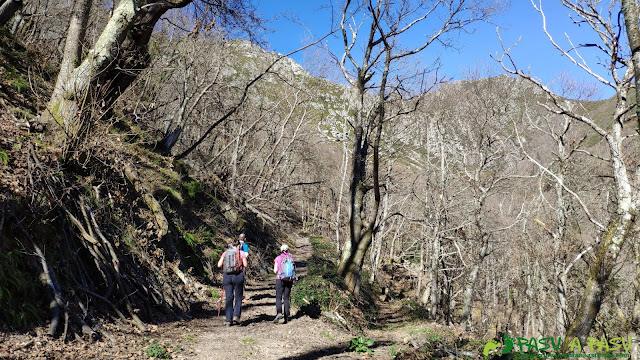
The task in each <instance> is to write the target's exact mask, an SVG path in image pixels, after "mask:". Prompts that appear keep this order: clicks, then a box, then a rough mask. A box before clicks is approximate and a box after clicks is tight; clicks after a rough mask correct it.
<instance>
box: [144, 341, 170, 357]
mask: <svg viewBox="0 0 640 360" xmlns="http://www.w3.org/2000/svg"><path fill="white" fill-rule="evenodd" d="M145 352H146V354H147V356H148V357H150V358H156V359H171V356H170V355H169V354H168V353H167V349H165V348H164V346H162V345H161V344H160V343H158V342H157V341H154V342H152V343H151V345H149V346H148V347H147V349H146V350H145Z"/></svg>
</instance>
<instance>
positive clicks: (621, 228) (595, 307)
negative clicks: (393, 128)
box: [498, 0, 640, 351]
mask: <svg viewBox="0 0 640 360" xmlns="http://www.w3.org/2000/svg"><path fill="white" fill-rule="evenodd" d="M599 3H600V1H596V0H585V1H569V0H563V1H562V4H563V5H564V6H565V7H566V8H567V9H568V10H570V11H571V13H572V14H573V15H575V16H577V17H578V18H579V19H581V21H580V22H578V23H580V24H585V25H587V26H588V27H589V28H590V29H591V30H593V31H594V41H593V42H592V43H589V44H577V45H575V44H572V43H571V45H570V48H569V49H565V48H563V47H562V46H561V45H560V44H559V43H557V42H556V41H555V39H554V37H553V36H552V34H551V33H550V32H549V31H548V30H547V27H546V20H545V16H544V15H545V14H544V12H543V10H542V7H541V5H540V4H536V3H533V4H534V6H535V7H536V9H537V10H538V11H539V12H540V14H541V15H542V20H543V31H544V32H545V34H546V35H547V36H548V38H549V40H550V42H551V43H552V44H553V46H554V47H555V48H556V49H557V50H558V51H559V52H560V53H561V54H562V55H564V56H565V57H566V58H567V59H569V61H571V62H572V63H573V64H574V65H576V66H577V67H579V68H581V69H582V70H584V71H586V72H587V73H588V74H590V75H591V76H593V77H594V78H595V79H596V80H598V81H600V82H601V83H602V84H604V85H605V86H608V87H610V88H612V89H613V90H614V91H615V92H616V103H615V110H614V113H613V114H612V117H611V118H610V125H609V126H608V127H603V126H600V125H598V123H596V121H594V119H592V118H590V117H589V116H588V115H585V114H586V111H579V109H574V108H572V106H571V105H570V103H569V102H568V101H566V100H565V99H563V98H561V97H560V96H558V95H556V94H554V93H553V92H552V91H551V90H550V89H549V88H548V87H547V86H545V85H544V84H543V83H541V81H540V80H538V79H536V78H534V77H532V76H531V75H529V74H527V73H526V72H524V71H522V70H521V69H520V68H518V66H517V65H516V62H515V61H514V60H513V58H512V57H511V56H510V48H506V47H504V56H503V57H502V58H500V59H498V60H499V61H500V62H501V63H502V65H503V68H504V69H505V71H507V72H509V73H512V74H516V75H518V76H520V77H522V78H524V79H527V80H529V81H530V82H531V83H533V84H535V85H536V86H537V87H538V88H539V89H541V90H542V91H543V92H544V93H545V94H546V95H547V97H548V99H549V100H550V101H551V105H546V106H545V107H546V108H547V110H548V111H549V112H551V113H553V114H562V115H565V116H568V117H569V118H570V119H571V121H575V122H578V123H581V124H584V125H586V126H587V127H588V128H590V129H591V131H593V132H594V133H595V134H598V135H599V136H600V137H601V138H602V139H603V140H604V142H605V143H606V144H607V147H608V151H609V158H608V165H609V168H610V174H611V176H612V178H613V183H614V184H613V186H614V189H615V194H616V196H615V198H614V199H613V201H614V203H615V210H614V211H613V212H610V213H609V214H608V215H609V220H608V223H607V224H606V225H603V224H602V223H601V221H600V220H598V219H597V218H596V217H594V216H593V215H592V214H591V213H590V212H589V211H588V210H587V208H586V207H584V206H583V210H584V211H585V214H586V215H587V216H588V218H589V220H590V221H591V222H592V223H593V224H594V225H595V226H596V227H597V228H599V230H600V231H601V232H602V240H600V241H598V242H594V246H595V247H597V252H596V259H595V261H593V262H592V263H591V265H590V271H589V278H588V280H587V283H586V287H585V289H584V293H583V295H582V298H581V300H580V305H579V307H578V309H577V311H576V314H575V316H574V318H573V320H572V321H571V325H570V327H569V330H568V332H567V335H566V337H565V342H564V343H563V345H562V349H563V350H564V351H566V350H567V348H568V345H569V340H568V339H573V337H577V338H579V339H580V341H581V342H584V341H586V339H587V336H588V335H589V332H590V331H591V328H592V326H593V323H594V321H595V318H596V316H597V315H598V313H599V311H600V308H601V306H602V301H603V299H604V298H605V293H604V289H605V286H606V285H607V283H608V281H609V279H610V277H611V274H612V270H613V267H614V266H615V265H616V262H617V260H618V256H619V254H620V250H621V249H622V247H623V245H624V243H625V241H626V240H627V239H628V238H629V236H630V234H631V229H632V224H633V222H634V218H635V215H636V213H637V209H638V204H639V202H640V192H639V191H638V189H639V185H640V182H639V181H640V179H639V178H638V174H640V172H638V171H637V169H633V168H634V167H635V166H636V165H637V164H634V163H632V162H631V161H630V157H629V156H628V152H629V151H630V148H634V147H635V148H637V144H636V143H637V137H629V136H627V134H626V133H625V131H624V128H623V126H624V125H627V124H629V120H631V119H632V118H633V117H632V116H630V111H631V110H633V107H634V106H635V105H634V103H633V102H629V100H628V95H629V94H628V93H629V90H630V87H631V85H632V84H633V83H632V81H631V80H632V79H633V78H634V76H635V71H637V68H636V67H635V66H634V62H633V58H634V56H635V55H634V54H635V53H636V52H637V50H638V49H637V47H636V48H630V47H629V46H630V45H632V44H633V42H634V41H636V40H634V39H631V40H630V42H631V44H628V43H625V42H624V41H622V39H621V37H620V36H621V34H622V33H623V32H624V30H625V28H624V27H625V26H626V28H627V29H630V30H627V33H628V34H629V36H634V35H633V34H637V29H634V27H636V28H637V26H638V23H637V20H638V18H637V14H638V13H637V3H636V2H631V1H628V2H625V1H621V2H620V3H619V2H618V1H615V0H612V1H610V7H609V8H608V11H605V10H603V11H598V9H600V8H601V7H600V5H599ZM633 14H635V15H633ZM623 17H624V18H625V20H626V21H625V23H624V24H622V23H621V21H620V19H622V18H623ZM629 20H631V21H629ZM587 47H589V48H595V49H597V50H599V51H601V52H602V56H603V57H604V58H606V59H607V60H606V61H601V62H600V64H602V66H603V67H604V69H603V70H604V74H601V73H599V72H598V71H596V69H594V68H592V67H590V65H589V63H588V62H587V61H586V59H585V58H583V57H582V56H581V52H580V51H581V50H582V49H584V48H587ZM630 54H631V56H630ZM621 69H622V71H621ZM621 74H622V76H620V75H621ZM636 81H638V79H637V77H636ZM628 143H634V145H633V146H631V147H630V145H628ZM555 179H556V181H559V183H560V184H561V185H562V182H561V180H559V179H558V178H557V176H556V177H555ZM566 189H567V188H566V187H565V190H566ZM572 195H574V194H572ZM578 200H579V199H578ZM605 206H606V204H605Z"/></svg>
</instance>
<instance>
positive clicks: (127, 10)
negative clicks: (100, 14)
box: [47, 0, 139, 150]
mask: <svg viewBox="0 0 640 360" xmlns="http://www.w3.org/2000/svg"><path fill="white" fill-rule="evenodd" d="M138 11H139V1H138V0H123V1H120V3H119V4H118V7H117V8H116V10H115V11H114V14H113V16H112V17H111V19H109V22H108V23H107V25H106V27H105V28H104V30H103V31H102V34H100V37H99V38H98V40H97V41H96V43H95V45H94V47H93V49H91V51H89V53H88V55H87V57H86V58H85V59H84V61H82V63H81V64H80V65H79V66H78V67H76V68H75V69H74V70H73V71H72V72H71V73H69V75H68V78H67V79H61V82H62V84H61V87H62V95H61V96H60V98H59V99H57V100H55V101H52V102H50V103H49V105H48V107H47V110H48V114H49V115H50V117H51V118H52V119H53V120H54V121H55V122H56V123H57V124H58V125H59V126H60V128H61V129H62V132H60V134H61V135H62V138H60V139H57V141H58V142H59V143H60V144H59V145H61V146H62V147H63V148H66V149H67V150H68V149H69V148H73V146H74V144H76V143H77V141H78V140H79V137H80V135H81V132H82V131H83V130H84V128H85V127H86V126H87V125H88V124H86V119H85V117H84V116H78V114H82V112H83V110H84V109H82V106H83V104H84V101H85V100H86V99H87V97H88V96H89V95H90V94H89V92H90V85H91V81H92V80H94V79H95V77H96V76H97V75H98V74H99V73H100V72H101V71H104V70H105V69H106V68H107V67H108V66H109V65H110V64H112V63H113V62H114V60H115V59H116V57H117V55H118V49H119V48H120V47H121V44H122V42H123V41H124V39H125V37H126V36H127V33H128V32H129V29H131V27H132V26H133V23H134V20H135V18H136V15H137V14H138ZM52 100H53V99H52Z"/></svg>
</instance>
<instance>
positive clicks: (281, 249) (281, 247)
mask: <svg viewBox="0 0 640 360" xmlns="http://www.w3.org/2000/svg"><path fill="white" fill-rule="evenodd" d="M288 250H289V245H287V244H282V246H280V251H283V252H284V251H288Z"/></svg>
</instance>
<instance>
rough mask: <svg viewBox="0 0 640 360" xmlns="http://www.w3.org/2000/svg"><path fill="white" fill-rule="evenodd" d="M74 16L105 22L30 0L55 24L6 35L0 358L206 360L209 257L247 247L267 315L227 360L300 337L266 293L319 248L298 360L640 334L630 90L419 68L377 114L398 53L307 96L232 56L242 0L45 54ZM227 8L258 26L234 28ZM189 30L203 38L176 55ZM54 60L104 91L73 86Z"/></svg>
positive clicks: (254, 53)
mask: <svg viewBox="0 0 640 360" xmlns="http://www.w3.org/2000/svg"><path fill="white" fill-rule="evenodd" d="M71 3H73V4H74V6H81V5H83V4H84V5H90V4H92V2H91V1H79V0H77V1H69V2H68V4H67V3H65V4H57V3H54V2H47V3H46V4H35V3H34V4H30V5H29V6H32V7H33V8H29V7H27V8H26V9H31V10H33V12H34V13H37V11H35V10H38V9H39V10H43V12H44V10H46V12H47V13H50V14H55V15H54V16H51V17H42V18H40V17H28V18H24V19H23V18H20V17H18V18H16V19H17V20H18V21H17V22H15V25H16V26H12V32H9V31H7V30H6V29H4V28H3V29H2V30H1V32H0V50H1V51H0V65H1V66H0V106H1V107H2V112H1V113H0V301H1V304H0V330H1V331H2V339H1V340H2V346H4V347H2V348H0V356H5V355H6V356H7V357H14V358H21V357H29V356H31V355H40V356H44V357H53V358H62V357H64V356H74V355H78V354H80V355H83V356H86V357H91V356H96V357H100V356H105V357H118V356H124V357H130V356H137V357H140V356H148V357H156V358H163V357H164V358H166V357H176V358H180V357H191V356H202V357H206V356H207V354H203V353H199V352H198V351H200V350H199V349H201V348H202V347H203V346H205V345H203V342H204V343H206V341H205V340H203V339H207V338H216V337H219V336H221V333H219V332H220V328H221V324H220V322H219V321H218V319H217V318H215V316H214V314H215V312H216V310H217V304H218V303H217V301H218V300H219V297H220V292H219V290H218V288H219V285H220V280H221V279H220V273H219V271H217V269H216V268H215V263H216V261H217V258H218V257H219V255H220V254H221V252H222V251H223V250H224V248H225V247H226V245H227V242H228V241H229V240H230V239H233V238H235V236H237V234H239V233H240V232H245V233H246V234H247V236H248V238H249V239H250V245H251V246H252V265H251V267H250V270H249V278H250V279H251V281H250V284H249V285H250V288H249V291H250V293H251V297H252V301H254V302H253V303H249V305H247V313H246V315H247V318H246V319H245V323H244V326H242V327H238V328H234V329H233V331H235V332H237V334H238V337H242V338H241V339H240V340H239V342H230V343H229V344H225V345H224V346H227V347H226V348H216V349H217V350H216V351H219V352H221V353H225V351H229V353H230V354H233V355H237V356H245V355H247V354H252V355H257V354H259V355H260V356H268V355H267V353H268V352H269V351H267V350H268V349H267V348H268V347H264V343H265V342H266V341H267V340H269V341H275V342H279V341H282V340H277V339H281V338H282V337H284V336H286V335H287V331H289V330H287V328H286V327H272V326H270V325H271V324H270V322H269V321H270V320H271V315H270V314H271V313H270V310H269V306H270V305H272V303H270V300H269V299H270V298H271V296H272V294H271V289H270V285H271V279H270V278H269V276H268V273H269V272H270V268H271V266H272V259H273V257H274V255H276V253H275V252H276V251H275V249H277V247H278V245H279V244H280V243H282V242H289V243H290V245H294V241H301V239H306V238H307V235H308V234H310V236H309V241H310V242H311V244H312V245H313V249H314V251H313V254H306V255H308V256H309V257H308V258H306V257H305V261H302V263H301V265H305V268H306V270H307V274H306V276H304V277H303V278H301V279H300V281H299V282H298V283H297V285H296V287H295V290H294V293H293V295H292V299H293V302H294V305H295V307H296V310H300V312H299V316H298V318H297V319H296V320H299V321H300V324H304V325H303V326H304V327H305V329H306V328H310V329H311V331H312V332H313V333H314V334H315V335H316V337H315V338H314V342H313V344H306V345H309V347H305V348H303V349H302V348H301V350H296V349H291V348H289V352H288V354H289V355H285V357H287V356H288V357H289V358H319V357H329V358H331V356H335V357H340V356H342V355H344V354H343V353H344V352H345V351H347V350H346V349H349V348H351V350H354V351H355V352H368V350H373V352H374V353H375V354H376V356H380V357H383V358H384V357H395V358H433V357H448V356H453V357H464V356H469V357H481V355H480V354H481V352H482V350H483V349H482V346H483V343H486V340H488V339H490V338H494V339H498V340H502V339H503V336H502V335H504V334H508V335H510V336H513V337H523V338H526V339H531V338H536V337H537V338H541V337H543V336H551V335H552V334H553V335H556V336H564V335H565V334H567V333H571V334H576V336H578V337H582V338H584V337H585V336H587V335H589V334H591V336H593V337H595V338H602V336H605V335H606V334H612V333H616V334H617V335H620V336H623V335H624V334H634V333H637V321H635V320H634V319H637V317H638V312H637V311H638V309H640V307H638V301H639V300H638V299H640V297H639V296H638V295H637V294H638V289H640V282H639V280H638V279H640V278H639V277H638V276H639V275H638V274H640V272H639V271H638V269H640V265H639V264H640V262H639V261H638V259H640V257H638V254H640V252H638V249H639V247H638V244H637V241H635V237H634V236H635V231H636V230H635V225H634V224H635V223H634V221H635V217H634V216H633V215H634V211H635V210H634V208H633V206H636V205H637V201H635V200H634V199H635V198H634V197H629V194H628V193H627V192H625V191H623V190H625V189H627V188H628V189H630V191H632V192H633V191H636V190H637V189H636V187H633V186H631V187H625V185H624V184H625V176H626V179H627V180H628V179H631V178H637V176H635V175H636V174H634V173H633V171H634V170H630V169H635V168H636V167H637V160H636V159H637V156H636V154H637V147H636V146H635V145H634V144H635V143H634V142H635V141H636V138H637V136H636V135H635V133H634V131H635V130H634V126H631V125H632V124H634V122H635V118H634V116H632V109H634V106H635V105H634V103H633V100H632V99H633V96H632V94H627V92H628V91H630V90H629V89H628V88H626V87H627V86H628V84H629V81H626V80H625V81H621V82H620V83H619V84H617V85H616V86H619V94H618V95H619V96H616V97H613V98H611V99H607V100H602V101H579V100H570V99H566V98H563V97H560V96H558V95H556V94H555V93H553V92H551V91H550V90H549V89H548V88H546V87H544V86H542V84H539V83H536V80H535V79H533V78H530V77H528V74H525V73H522V72H519V71H518V70H517V68H514V69H511V68H510V67H508V66H505V70H507V71H509V70H511V72H512V73H513V74H514V75H516V76H513V77H512V76H507V75H501V76H495V73H491V72H488V73H484V72H481V71H479V70H476V71H475V72H470V74H469V78H468V79H467V80H464V81H458V82H453V83H448V84H441V83H440V82H439V81H441V80H442V79H438V78H437V76H436V78H435V79H433V80H434V83H432V84H431V87H425V86H426V85H425V84H419V86H418V84H414V83H411V82H407V81H410V79H419V78H422V79H426V78H428V77H429V76H427V75H429V71H425V72H424V73H422V75H423V76H422V77H415V76H411V74H409V73H404V74H399V75H402V76H401V77H397V78H396V79H395V80H394V81H392V83H391V84H389V88H388V89H386V90H385V89H382V91H381V92H380V93H379V94H378V95H380V96H376V97H374V96H373V95H372V94H373V92H372V91H374V90H377V89H378V88H377V86H378V85H379V84H378V83H377V81H379V79H380V78H378V77H375V76H374V73H375V71H373V70H372V69H375V70H378V69H377V68H376V66H382V65H383V64H379V63H376V61H377V60H380V59H384V56H382V55H381V56H379V57H375V59H373V61H374V63H372V64H369V65H371V66H373V67H369V68H367V69H366V71H365V70H363V69H364V68H363V69H359V70H362V71H359V70H358V69H353V70H354V74H356V75H357V76H358V79H357V81H354V84H355V85H354V86H352V87H348V86H344V85H339V84H334V83H332V82H330V81H328V80H326V79H321V78H316V77H313V76H311V75H310V74H309V73H307V72H306V71H305V70H304V69H303V68H302V67H301V66H300V65H298V64H296V63H295V62H293V61H292V60H290V59H288V58H286V57H282V56H281V55H280V54H274V53H270V52H268V51H265V50H263V49H262V48H260V47H259V46H257V45H254V44H253V43H251V42H249V41H244V40H238V39H231V37H233V36H232V35H237V33H234V31H239V32H242V31H244V30H247V28H249V29H251V28H252V24H255V25H256V26H259V24H260V22H259V21H258V20H259V19H253V20H255V21H256V22H255V23H254V22H253V20H251V16H250V15H252V14H249V13H245V12H243V11H244V10H250V9H247V8H243V7H242V6H240V5H244V4H245V2H242V1H237V2H236V1H233V2H231V3H230V4H231V5H233V6H232V7H231V8H225V9H221V8H215V7H214V8H206V9H205V8H198V7H197V6H196V7H187V8H185V11H187V12H188V11H192V10H193V11H194V13H193V14H195V15H193V14H188V13H185V12H182V13H180V12H178V11H176V12H175V13H171V12H167V11H168V10H169V9H174V10H175V7H176V6H182V5H188V4H199V5H203V6H204V5H206V6H209V5H211V3H209V2H200V1H195V2H192V1H166V2H163V4H165V5H166V6H167V7H166V8H160V7H151V6H143V7H142V8H139V9H138V8H133V9H128V10H127V11H129V10H130V11H134V12H135V11H138V10H141V11H142V13H136V14H134V15H135V16H134V17H133V18H127V17H126V16H124V17H121V16H122V15H123V12H122V11H124V10H122V9H121V8H120V7H119V5H118V6H117V7H115V8H114V9H108V8H104V7H97V8H96V7H93V8H91V7H89V9H87V11H88V14H90V16H89V17H88V18H87V19H85V20H86V21H87V22H86V23H85V25H86V24H89V26H87V29H86V30H87V31H88V33H87V34H88V35H89V36H85V35H87V34H84V35H82V36H79V35H80V34H76V35H78V37H79V38H82V39H80V40H78V41H79V43H81V44H82V48H83V49H84V50H82V51H79V52H78V53H77V54H74V52H73V51H67V50H68V48H67V45H66V44H65V45H64V49H63V48H62V47H63V44H62V43H60V44H58V43H55V42H53V41H50V40H51V38H52V37H53V38H56V39H63V38H69V37H70V36H71V35H72V34H71V33H72V32H71V30H69V34H67V33H66V30H65V29H66V26H67V24H68V23H70V22H71V23H73V20H74V16H79V14H81V13H82V12H81V11H74V12H73V13H72V14H68V13H67V12H66V8H65V5H70V4H71ZM130 3H131V2H130V1H128V0H127V1H125V0H123V1H121V2H119V4H130ZM480 3H482V1H479V2H477V3H476V4H480ZM487 3H491V2H487ZM39 6H40V7H43V8H39ZM123 6H124V5H123ZM236 6H240V7H236ZM74 8H75V7H74ZM31 10H29V11H31ZM76 10H77V9H76ZM120 10H122V11H120ZM125 10H126V9H125ZM203 10H204V11H203ZM206 10H216V11H213V12H207V11H206ZM227 10H232V11H231V13H226V12H225V11H227ZM236 10H237V11H236ZM240 10H242V11H240ZM360 10H362V9H360ZM110 11H111V12H110ZM217 11H220V12H217ZM385 11H386V8H385ZM165 12H167V13H166V14H167V15H166V16H167V18H166V20H167V22H168V23H170V24H171V26H168V25H166V24H165V25H160V23H159V24H158V26H157V27H154V26H155V25H156V22H157V21H158V19H159V16H162V15H163V14H165ZM21 14H23V15H24V14H27V12H23V13H21ZM185 14H186V15H187V16H185V17H183V18H182V17H181V16H180V15H185ZM212 14H213V16H214V17H216V16H219V17H220V18H219V19H218V18H216V19H215V20H220V19H224V20H229V21H231V23H233V21H232V20H233V19H236V20H237V18H235V17H234V16H237V15H241V16H248V18H245V20H247V21H248V22H247V23H244V24H236V23H233V24H235V25H238V26H239V27H236V28H233V29H218V28H216V27H215V26H214V25H215V24H214V22H209V23H207V21H211V20H212V19H211V18H209V17H208V16H210V15H212ZM482 14H484V13H482ZM584 14H586V13H583V15H584ZM19 15H20V14H19ZM112 15H113V16H112ZM147 15H149V16H147ZM152 15H153V16H152ZM155 15H157V16H158V17H154V16H155ZM226 15H233V16H232V17H231V18H226V17H225V16H226ZM587 15H588V14H587ZM70 16H71V19H70V21H67V20H69V17H70ZM190 16H201V18H200V19H201V20H202V23H198V24H196V28H194V29H193V31H192V32H191V33H189V34H188V35H189V36H185V34H184V31H183V30H176V29H178V28H182V29H186V28H188V27H190V26H191V25H192V24H191V23H190V19H191V17H190ZM63 18H64V21H63V20H61V19H63ZM114 19H115V20H114ZM127 19H129V20H127ZM76 20H78V19H76ZM112 20H113V21H112ZM116 20H118V21H119V20H122V21H124V20H127V21H131V23H129V25H130V26H124V27H119V28H118V29H120V30H121V31H122V33H121V34H120V35H122V36H121V37H120V38H119V39H120V40H122V41H123V42H122V43H119V44H118V46H117V48H118V49H120V50H121V51H117V52H116V51H114V52H113V53H111V52H109V51H104V52H101V54H103V55H104V56H106V57H108V59H107V60H105V61H104V62H101V63H100V66H98V67H91V66H94V65H96V64H97V62H92V61H91V59H90V58H88V57H87V56H88V55H91V56H94V55H95V54H96V53H97V52H100V51H98V50H101V51H102V50H107V49H108V47H107V48H100V46H102V45H104V44H103V43H102V42H101V41H96V39H98V38H99V36H100V35H101V34H104V33H105V32H103V31H102V30H103V29H111V30H112V29H113V26H116V25H118V21H116ZM163 21H164V20H163ZM223 23H224V22H223ZM224 24H229V23H224ZM343 26H344V24H343ZM44 29H46V30H47V31H45V30H44ZM152 29H155V31H154V32H152V31H151V30H152ZM243 29H244V30H243ZM120 30H119V31H120ZM225 30H228V31H229V32H225ZM128 31H131V32H128ZM380 31H381V32H382V31H383V30H380ZM373 33H375V32H372V34H373ZM390 34H394V33H393V32H391V33H390ZM143 35H144V36H143ZM147 35H148V37H147ZM250 35H251V34H248V35H247V36H249V37H251V36H250ZM110 40H113V41H116V40H117V39H115V38H114V39H110ZM253 40H255V39H253ZM354 41H355V39H354ZM375 44H378V45H380V46H382V45H381V44H384V46H391V45H393V44H396V43H395V42H376V41H372V42H370V43H369V45H371V46H374V47H375ZM365 45H366V44H365ZM384 46H383V48H376V49H375V50H376V51H378V50H380V51H381V53H380V54H383V53H384V51H385V49H386V48H384ZM93 47H95V48H93ZM88 49H93V50H96V51H97V52H93V51H92V52H90V51H88ZM111 49H113V48H111ZM615 49H618V47H615ZM386 50H389V49H386ZM391 53H392V52H388V54H391ZM365 60H366V59H365ZM369 60H371V59H369ZM503 60H504V59H503ZM61 61H62V63H63V64H67V65H68V66H70V70H71V73H73V74H76V75H78V74H79V73H81V72H82V71H83V69H85V68H86V67H89V68H90V72H91V77H90V80H87V79H88V78H83V79H81V80H78V82H75V80H74V77H73V76H70V77H67V78H64V79H62V80H64V81H60V78H58V80H56V74H57V73H58V64H60V63H61ZM390 61H391V60H390ZM365 62H366V61H365ZM369 65H367V64H364V65H363V66H365V67H367V66H369ZM81 70H82V71H81ZM357 70H358V71H357ZM395 70H397V69H395V68H394V71H395ZM345 75H346V76H348V75H349V72H348V71H347V74H345ZM352 75H353V74H352ZM378 76H379V74H378ZM401 78H402V79H404V80H405V81H400V79H401ZM372 79H373V80H372ZM55 84H58V85H59V86H61V87H56V86H55ZM358 84H359V86H360V87H358V86H356V85H358ZM405 85H406V86H405ZM563 85H565V87H566V88H569V89H568V90H571V89H570V86H569V85H570V84H563ZM54 89H56V90H54ZM358 89H359V90H358ZM56 91H57V92H56ZM358 91H359V92H358ZM52 94H57V95H56V96H53V95H52ZM356 120H357V121H356ZM361 130H362V131H361ZM356 140H357V141H356ZM374 148H375V149H374ZM611 149H613V150H615V151H613V150H611ZM354 157H355V158H354ZM356 170H357V171H356ZM614 170H615V172H614ZM356 172H357V174H356ZM631 175H634V176H631ZM638 179H640V178H638ZM634 181H635V180H634ZM631 183H633V182H631ZM621 199H622V200H621ZM625 199H626V200H625ZM627 200H630V201H627ZM627 205H629V206H631V207H628V206H627ZM619 206H623V207H625V206H627V207H625V208H624V209H623V208H618V207H619ZM622 210H624V211H622ZM627 210H628V211H627ZM354 211H355V212H357V216H350V215H351V213H354ZM619 214H623V215H624V216H623V217H622V218H621V219H622V220H624V224H626V225H625V226H618V224H619V222H617V221H616V220H615V218H616V216H618V215H619ZM621 216H622V215H621ZM632 225H633V226H632ZM608 228H611V229H610V230H611V231H609V232H607V231H605V230H606V229H608ZM614 230H615V231H614ZM612 231H613V232H612ZM292 234H304V235H292ZM608 235H610V236H608ZM613 235H615V236H613ZM626 239H631V240H629V241H625V240H626ZM632 240H633V241H632ZM347 245H348V246H347ZM305 246H306V245H305ZM351 250H353V251H351ZM253 254H255V255H253ZM634 256H635V258H634ZM341 258H342V266H339V265H338V264H339V263H340V259H341ZM634 281H635V284H634ZM590 294H591V295H590ZM30 299H36V300H35V301H29V300H30ZM318 316H321V317H322V318H323V319H325V320H328V322H327V323H324V322H323V323H321V322H320V320H317V319H315V317H318ZM574 319H575V321H574ZM572 322H573V323H575V324H578V323H579V324H581V325H580V326H578V325H575V326H573V327H572V326H571V324H572ZM594 324H595V325H594ZM291 325H293V323H292V324H291ZM175 329H179V331H174V330H175ZM245 330H246V331H251V332H252V333H254V334H255V336H253V335H252V336H242V335H241V334H242V332H243V331H245ZM45 334H48V335H49V336H48V337H45V336H43V335H45ZM260 334H263V335H264V337H262V338H261V337H260V336H263V335H260ZM296 335H298V336H300V341H304V338H303V337H302V336H303V335H304V334H296ZM630 336H631V335H630ZM332 338H334V339H337V340H334V339H332ZM478 339H482V340H478ZM319 340H321V341H319ZM372 341H373V342H372ZM216 342H217V341H216ZM310 342H311V341H310ZM495 345H498V343H497V342H496V343H495ZM285 347H286V346H285ZM100 351H105V352H104V353H103V354H101V353H100ZM64 352H66V353H67V355H63V354H62V353H64ZM278 354H279V353H278Z"/></svg>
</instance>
